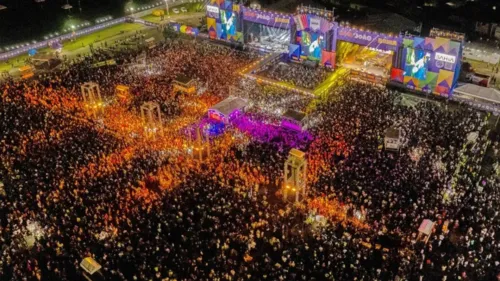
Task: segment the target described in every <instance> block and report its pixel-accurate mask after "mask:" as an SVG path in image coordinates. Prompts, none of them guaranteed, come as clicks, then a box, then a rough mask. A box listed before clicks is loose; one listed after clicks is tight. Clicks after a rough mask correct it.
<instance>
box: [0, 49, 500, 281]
mask: <svg viewBox="0 0 500 281" xmlns="http://www.w3.org/2000/svg"><path fill="white" fill-rule="evenodd" d="M116 56H117V57H116V59H117V60H119V61H120V62H121V63H120V64H118V65H115V66H106V67H103V68H92V67H91V65H92V63H93V62H95V60H96V58H94V57H88V58H84V59H82V60H79V61H78V62H75V63H74V64H71V65H66V66H65V68H64V70H62V71H61V72H56V73H51V74H45V75H44V76H42V77H38V78H37V79H36V80H33V81H6V82H3V83H2V84H1V85H0V94H1V95H2V99H1V102H0V131H1V132H2V133H1V134H0V143H1V144H2V145H1V147H0V149H1V153H0V160H1V162H0V181H1V182H3V189H4V191H5V195H4V196H3V195H1V193H0V241H1V243H0V279H1V280H15V281H17V280H27V281H30V280H50V281H55V280H71V281H74V280H85V277H83V270H82V269H81V268H80V265H79V264H80V262H81V260H82V259H83V258H85V257H92V258H93V259H95V260H96V261H97V262H98V263H99V264H101V265H102V269H101V270H100V273H98V274H100V275H103V276H104V277H105V278H106V279H107V280H162V281H163V280H169V281H171V280H177V281H181V280H419V281H420V280H436V281H437V280H439V281H442V280H477V281H483V280H484V281H486V280H496V279H498V278H499V274H500V255H499V252H500V251H499V250H500V249H499V248H500V242H498V241H500V240H499V238H500V237H499V235H500V229H499V228H500V226H499V225H500V224H499V216H498V211H497V210H498V208H499V207H500V194H499V192H498V188H499V187H500V181H499V178H498V176H497V175H496V174H494V172H493V171H489V172H485V171H484V170H483V169H482V164H483V163H482V155H484V153H485V151H486V150H487V149H490V150H491V149H493V151H496V152H498V149H499V144H498V136H496V135H494V134H496V133H494V132H490V131H489V129H490V124H489V123H488V122H489V120H490V119H489V118H491V117H489V116H487V115H485V114H483V113H479V112H476V111H473V110H471V109H469V108H466V107H462V106H461V105H455V104H450V105H444V104H441V103H436V102H431V101H424V102H421V103H418V104H416V105H414V106H407V105H405V104H404V103H402V102H401V98H402V96H401V94H399V93H396V92H392V91H389V90H386V89H379V88H376V87H373V86H370V85H366V84H358V83H345V84H344V85H343V86H341V87H337V88H335V89H332V90H331V91H330V93H329V95H327V98H325V99H324V100H322V101H321V102H317V103H315V104H314V107H308V105H309V104H310V102H311V98H310V97H306V96H299V95H298V94H291V93H286V92H285V91H282V90H276V89H272V88H267V87H262V86H259V85H255V84H254V83H253V82H245V83H242V84H239V86H238V89H239V91H243V92H246V95H245V98H247V99H248V100H249V103H250V104H252V105H254V107H253V109H252V110H251V111H252V112H251V114H250V115H249V116H250V117H252V118H253V119H252V120H256V117H255V116H258V119H259V122H260V121H262V122H264V121H266V118H269V119H270V120H273V119H276V118H278V115H277V113H276V112H284V111H286V110H287V109H294V110H299V111H306V110H307V111H308V112H309V113H310V116H314V117H315V118H317V119H318V120H319V121H318V122H315V123H314V124H313V125H312V126H311V128H309V129H308V132H302V133H294V132H291V131H287V132H285V133H284V134H286V135H287V136H293V135H294V134H295V135H296V138H298V139H300V140H301V141H300V142H296V141H287V139H291V138H292V137H290V138H286V139H285V138H281V137H269V138H267V140H266V141H262V139H261V138H254V131H255V130H252V129H251V128H248V129H245V130H238V126H237V125H235V126H233V127H231V128H229V129H228V130H227V131H226V132H225V134H223V135H222V136H220V137H219V138H218V139H213V140H212V141H213V149H214V151H212V153H211V156H210V157H208V158H207V159H205V160H204V161H203V162H202V163H197V162H195V161H193V160H192V159H191V157H190V156H189V154H172V153H170V154H169V153H168V152H167V153H165V151H159V150H155V149H154V148H152V147H147V146H144V147H135V148H134V149H133V150H132V149H130V150H129V149H128V147H129V146H130V143H129V142H130V139H129V138H128V137H126V136H124V137H122V136H120V135H117V134H114V133H113V130H112V129H113V128H109V127H108V126H109V124H106V123H105V122H104V126H102V124H100V123H99V122H97V121H96V120H95V119H94V118H93V117H89V116H87V115H86V114H85V112H84V110H83V109H82V108H81V106H82V101H81V98H80V97H79V86H80V84H81V83H83V82H87V81H95V82H98V83H99V85H100V86H101V91H102V93H103V95H104V96H112V95H113V94H114V91H115V87H116V85H117V84H124V85H128V86H130V88H131V92H132V99H131V102H130V103H129V104H127V105H126V106H127V110H129V111H133V110H137V107H138V106H140V105H141V104H142V103H143V102H144V101H156V102H158V103H160V104H161V106H162V113H163V114H164V116H165V119H166V122H168V121H172V122H175V121H176V120H178V119H179V116H182V117H184V116H183V115H185V114H186V109H185V108H186V105H187V104H188V103H192V102H195V101H197V100H200V101H203V103H204V104H206V105H208V106H210V105H213V104H214V103H216V102H217V101H220V100H221V99H222V98H224V97H226V96H227V95H228V94H230V93H231V90H230V87H231V86H235V85H238V83H239V82H238V79H239V77H238V75H237V73H236V72H237V70H238V69H239V68H241V67H242V66H244V65H245V64H248V63H249V62H250V61H252V60H253V59H254V58H255V56H256V54H253V53H250V54H249V53H242V52H237V51H234V50H231V49H228V48H225V47H219V46H217V45H212V44H209V43H204V42H201V43H200V42H186V41H171V42H169V43H165V44H163V45H161V46H159V47H157V48H155V49H152V50H149V51H145V57H146V63H145V66H144V68H146V69H147V68H148V67H149V68H150V69H153V70H154V71H151V72H152V73H154V74H148V73H147V72H146V71H144V72H138V71H132V70H131V69H137V64H142V63H143V62H142V59H141V60H138V59H137V57H140V56H141V57H142V58H143V57H144V56H142V55H140V53H138V52H133V51H130V52H126V53H123V54H117V55H116ZM147 65H150V66H147ZM132 66H133V68H131V67H132ZM279 72H280V73H281V72H282V73H281V74H280V75H283V76H284V77H297V78H298V79H306V80H307V81H308V82H296V83H299V84H300V83H304V84H301V86H302V87H303V86H308V85H309V86H311V85H313V84H314V83H317V82H314V81H316V79H319V80H320V78H318V77H317V76H321V75H322V74H320V73H317V70H311V69H309V68H305V67H302V66H299V65H296V66H295V65H294V66H292V67H290V68H287V70H286V71H285V70H283V71H279ZM289 72H293V73H294V74H293V76H287V75H291V74H289ZM273 73H274V72H273ZM178 75H190V77H192V78H193V79H195V80H196V81H197V84H198V85H199V87H203V88H204V89H205V91H204V93H200V94H199V95H198V94H194V95H191V96H189V95H185V94H180V93H178V92H176V91H173V88H172V81H173V80H175V79H176V77H177V76H178ZM276 75H277V76H276V77H281V76H280V75H278V74H277V72H276ZM299 77H310V79H309V78H299ZM280 79H281V78H280ZM283 79H287V78H283ZM306 80H297V81H306ZM319 80H317V81H319ZM321 81H322V80H321ZM403 98H404V97H403ZM266 104H268V106H269V108H268V107H267V106H266ZM201 108H203V107H201ZM257 108H262V110H261V111H260V112H259V110H258V109H257ZM193 115H194V117H195V118H201V115H202V113H201V112H200V113H199V114H198V113H196V114H193ZM117 118H118V119H119V118H120V116H118V117H117ZM251 123H252V122H247V123H245V124H244V125H245V128H247V127H251V126H253V125H252V124H251ZM269 123H270V125H269V126H271V125H273V122H272V121H271V122H269ZM274 125H276V124H274ZM390 127H396V128H399V129H401V131H402V136H403V138H404V141H403V146H402V148H401V149H400V151H399V152H387V151H385V150H384V147H383V143H384V142H383V138H384V134H385V131H386V130H387V128H390ZM474 132H477V135H478V138H477V139H475V140H471V141H469V140H468V138H467V136H468V135H469V134H470V133H474ZM273 136H274V135H273ZM164 137H165V138H166V139H168V138H169V137H170V136H169V135H168V134H167V135H166V136H164ZM291 148H300V149H301V150H303V151H304V152H306V155H307V156H306V157H307V160H308V165H309V172H308V179H307V190H308V192H307V193H308V195H307V197H308V198H306V201H307V200H309V199H311V200H312V201H311V202H335V204H336V205H335V208H332V211H334V212H345V213H342V216H335V215H332V217H340V218H352V217H356V216H357V214H361V216H359V218H357V220H359V219H362V220H363V225H367V226H368V227H365V226H363V227H360V226H359V224H356V223H353V221H354V220H351V219H342V220H338V219H332V220H330V221H328V223H327V224H326V225H324V226H322V227H320V228H319V229H317V228H315V229H314V230H313V229H312V228H311V227H310V226H309V224H306V223H305V221H306V220H307V218H308V217H310V215H311V214H314V213H315V211H318V210H314V209H308V208H307V206H314V204H309V205H307V204H296V205H295V206H292V205H291V204H287V203H285V202H283V201H282V200H281V198H282V197H281V194H280V192H281V187H282V185H283V179H282V178H283V168H284V162H285V160H286V159H287V156H288V152H289V150H290V149H291ZM121 151H125V154H128V156H127V157H124V159H125V160H124V161H115V162H113V163H114V164H113V169H110V168H108V169H101V168H99V167H101V166H107V165H108V164H107V163H103V161H104V160H102V159H108V158H113V157H105V156H106V155H115V154H118V152H120V153H121ZM131 151H133V153H132V152H131ZM495 159H496V160H495V161H497V160H498V158H495ZM109 161H113V159H111V160H109ZM90 167H92V168H90ZM82 170H83V171H94V172H92V173H90V172H85V173H83V176H82V173H81V172H80V171H82ZM157 175H161V177H162V179H161V180H160V181H159V183H158V181H157V179H156V176H157ZM169 177H171V179H170V178H169ZM163 181H165V182H168V185H169V188H168V189H162V188H157V186H158V185H167V183H165V184H163ZM303 205H305V206H306V207H304V206H303ZM323 205H325V204H323ZM323 205H322V208H327V206H323ZM424 219H430V220H432V221H434V222H435V223H436V224H435V227H434V231H433V233H432V234H431V235H430V237H429V240H428V242H427V243H425V242H423V241H422V240H421V239H418V238H419V237H417V236H418V228H419V225H420V224H421V223H422V221H423V220H424ZM33 225H36V226H37V227H36V228H37V235H36V239H35V241H32V242H31V243H28V242H27V241H28V239H27V237H29V236H30V235H32V234H33V233H30V232H33V230H32V229H33Z"/></svg>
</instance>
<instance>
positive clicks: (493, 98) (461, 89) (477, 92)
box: [453, 84, 500, 104]
mask: <svg viewBox="0 0 500 281" xmlns="http://www.w3.org/2000/svg"><path fill="white" fill-rule="evenodd" d="M453 92H454V93H458V94H462V95H465V96H468V97H470V98H476V99H481V100H484V101H488V102H492V103H496V104H500V91H498V90H495V89H493V88H486V87H481V86H478V85H474V84H464V85H462V86H458V87H456V88H455V90H453Z"/></svg>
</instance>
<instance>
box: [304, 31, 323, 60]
mask: <svg viewBox="0 0 500 281" xmlns="http://www.w3.org/2000/svg"><path fill="white" fill-rule="evenodd" d="M297 39H298V40H297V41H298V42H300V46H301V47H302V48H301V55H302V56H303V57H307V58H308V59H311V60H321V50H322V49H325V45H326V41H325V38H324V36H323V35H322V34H318V33H313V32H307V31H305V30H302V31H297Z"/></svg>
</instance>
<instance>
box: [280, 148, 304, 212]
mask: <svg viewBox="0 0 500 281" xmlns="http://www.w3.org/2000/svg"><path fill="white" fill-rule="evenodd" d="M305 155H306V154H305V153H304V152H302V151H300V150H298V149H292V150H290V153H289V154H288V159H287V160H286V162H285V174H284V176H285V180H284V188H283V200H285V201H292V200H293V197H295V202H300V201H302V199H304V198H305V197H306V177H307V159H306V158H305Z"/></svg>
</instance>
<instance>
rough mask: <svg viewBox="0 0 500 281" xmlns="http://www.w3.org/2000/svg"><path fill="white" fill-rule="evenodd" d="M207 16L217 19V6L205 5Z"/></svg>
mask: <svg viewBox="0 0 500 281" xmlns="http://www.w3.org/2000/svg"><path fill="white" fill-rule="evenodd" d="M207 17H209V18H214V19H218V18H219V7H217V6H211V5H207Z"/></svg>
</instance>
